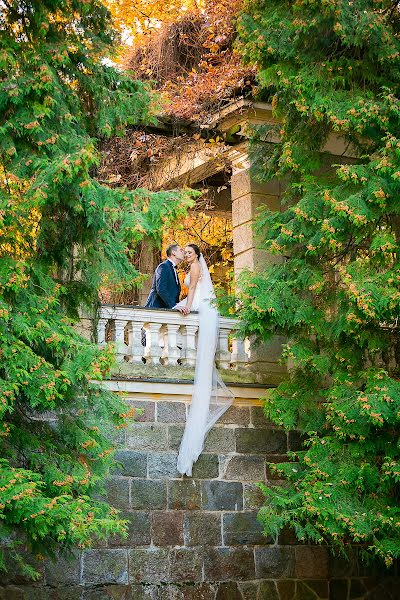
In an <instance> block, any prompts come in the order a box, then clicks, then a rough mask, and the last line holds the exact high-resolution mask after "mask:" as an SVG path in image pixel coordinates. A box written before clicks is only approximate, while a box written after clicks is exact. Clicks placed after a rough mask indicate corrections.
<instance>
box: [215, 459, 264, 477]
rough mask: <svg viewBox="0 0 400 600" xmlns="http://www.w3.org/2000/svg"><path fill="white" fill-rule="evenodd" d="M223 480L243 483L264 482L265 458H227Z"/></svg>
mask: <svg viewBox="0 0 400 600" xmlns="http://www.w3.org/2000/svg"><path fill="white" fill-rule="evenodd" d="M223 478H224V479H230V480H235V481H243V482H244V481H264V480H265V458H264V457H263V456H232V457H227V458H226V460H225V464H224V475H223Z"/></svg>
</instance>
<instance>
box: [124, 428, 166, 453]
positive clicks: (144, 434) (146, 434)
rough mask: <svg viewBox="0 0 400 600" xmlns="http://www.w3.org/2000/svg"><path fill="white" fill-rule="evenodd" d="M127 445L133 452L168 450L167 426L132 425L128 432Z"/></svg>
mask: <svg viewBox="0 0 400 600" xmlns="http://www.w3.org/2000/svg"><path fill="white" fill-rule="evenodd" d="M126 445H127V446H128V448H132V449H133V450H166V449H167V448H168V440H167V426H166V425H164V424H162V423H160V424H158V423H157V424H152V425H150V424H147V423H132V424H131V425H129V427H128V429H127V431H126Z"/></svg>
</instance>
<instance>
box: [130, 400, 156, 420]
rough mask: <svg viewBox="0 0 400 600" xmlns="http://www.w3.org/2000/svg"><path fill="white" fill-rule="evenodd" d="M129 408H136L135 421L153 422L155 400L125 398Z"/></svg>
mask: <svg viewBox="0 0 400 600" xmlns="http://www.w3.org/2000/svg"><path fill="white" fill-rule="evenodd" d="M127 404H128V405H129V408H137V409H138V411H135V417H134V418H135V422H136V423H154V421H155V402H151V401H147V400H146V401H144V402H141V401H140V400H130V399H129V400H127Z"/></svg>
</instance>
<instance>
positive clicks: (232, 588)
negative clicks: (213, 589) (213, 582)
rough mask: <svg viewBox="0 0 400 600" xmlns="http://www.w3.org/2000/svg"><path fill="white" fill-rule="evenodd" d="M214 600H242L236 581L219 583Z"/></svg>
mask: <svg viewBox="0 0 400 600" xmlns="http://www.w3.org/2000/svg"><path fill="white" fill-rule="evenodd" d="M215 600H243V596H242V594H241V592H240V589H239V587H238V584H237V583H236V581H229V582H227V583H221V584H220V585H219V586H218V592H217V595H216V596H215Z"/></svg>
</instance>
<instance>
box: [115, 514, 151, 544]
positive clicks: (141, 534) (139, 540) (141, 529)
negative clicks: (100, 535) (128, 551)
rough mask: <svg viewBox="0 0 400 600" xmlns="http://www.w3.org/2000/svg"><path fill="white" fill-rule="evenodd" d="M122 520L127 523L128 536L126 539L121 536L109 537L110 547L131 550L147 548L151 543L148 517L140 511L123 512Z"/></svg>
mask: <svg viewBox="0 0 400 600" xmlns="http://www.w3.org/2000/svg"><path fill="white" fill-rule="evenodd" d="M121 518H122V519H126V520H127V521H128V535H127V537H126V538H123V537H121V536H117V535H114V536H111V537H110V539H109V545H110V546H114V547H115V546H116V547H118V548H120V547H124V548H131V547H135V546H148V545H149V544H150V543H151V535H150V515H149V513H148V512H145V511H142V510H137V511H136V510H135V511H129V512H126V511H125V512H123V513H122V514H121Z"/></svg>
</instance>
